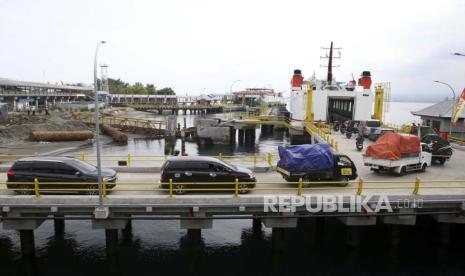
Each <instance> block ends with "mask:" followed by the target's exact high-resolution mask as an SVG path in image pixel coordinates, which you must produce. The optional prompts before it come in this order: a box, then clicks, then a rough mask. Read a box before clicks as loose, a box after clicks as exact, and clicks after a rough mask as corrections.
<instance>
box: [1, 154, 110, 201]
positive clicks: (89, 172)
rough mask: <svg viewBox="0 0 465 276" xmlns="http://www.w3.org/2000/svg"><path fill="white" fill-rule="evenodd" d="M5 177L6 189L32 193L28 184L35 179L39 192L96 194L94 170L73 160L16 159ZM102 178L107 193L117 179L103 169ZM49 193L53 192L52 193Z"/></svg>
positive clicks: (54, 158) (71, 158) (92, 167)
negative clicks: (105, 183)
mask: <svg viewBox="0 0 465 276" xmlns="http://www.w3.org/2000/svg"><path fill="white" fill-rule="evenodd" d="M7 177H8V182H7V184H6V185H7V188H8V189H34V185H33V184H32V182H34V179H35V178H37V180H38V181H39V189H48V190H49V191H48V192H53V193H68V192H81V193H83V192H84V193H87V194H98V185H97V184H96V183H97V182H98V177H97V168H96V167H95V166H93V165H91V164H89V163H86V162H83V161H81V160H79V159H76V158H73V157H63V156H57V157H48V156H47V157H45V156H41V157H27V158H22V159H18V160H17V161H16V162H15V163H14V164H13V166H11V168H10V169H9V170H8V172H7ZM102 177H103V179H104V180H106V182H107V186H106V187H107V188H108V189H111V188H113V187H114V186H115V183H116V180H117V175H116V172H115V171H114V170H112V169H106V168H103V169H102ZM54 182H55V183H59V184H54ZM28 183H31V184H28ZM42 183H45V184H42ZM47 183H50V184H47ZM67 183H69V184H67ZM53 189H57V190H55V191H52V190H53ZM67 189H69V190H68V191H67ZM16 192H17V193H20V194H32V193H33V191H32V190H30V191H28V190H16ZM42 192H43V191H41V193H42Z"/></svg>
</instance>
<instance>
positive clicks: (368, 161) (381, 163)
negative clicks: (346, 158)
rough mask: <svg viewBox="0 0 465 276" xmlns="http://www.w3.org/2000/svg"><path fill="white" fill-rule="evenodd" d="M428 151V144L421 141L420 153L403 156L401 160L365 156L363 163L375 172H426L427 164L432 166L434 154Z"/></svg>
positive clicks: (401, 173) (399, 173)
mask: <svg viewBox="0 0 465 276" xmlns="http://www.w3.org/2000/svg"><path fill="white" fill-rule="evenodd" d="M428 151H429V149H428V145H427V144H424V143H421V150H420V152H419V153H415V154H409V155H406V156H402V157H401V158H400V159H399V160H387V159H375V158H372V157H368V156H363V163H364V164H365V166H369V167H370V169H371V170H372V171H374V172H380V171H389V172H393V173H396V174H398V175H404V174H406V173H407V172H412V171H422V172H424V171H425V170H426V167H427V166H431V158H432V155H431V153H430V152H428Z"/></svg>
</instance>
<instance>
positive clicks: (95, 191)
mask: <svg viewBox="0 0 465 276" xmlns="http://www.w3.org/2000/svg"><path fill="white" fill-rule="evenodd" d="M87 189H88V190H87V191H86V195H98V193H99V189H98V185H89V186H88V187H87Z"/></svg>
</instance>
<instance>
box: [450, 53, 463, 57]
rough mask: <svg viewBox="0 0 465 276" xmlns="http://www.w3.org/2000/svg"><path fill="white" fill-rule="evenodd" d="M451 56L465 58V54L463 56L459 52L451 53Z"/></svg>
mask: <svg viewBox="0 0 465 276" xmlns="http://www.w3.org/2000/svg"><path fill="white" fill-rule="evenodd" d="M451 55H454V56H462V57H465V55H464V54H462V53H458V52H455V53H451Z"/></svg>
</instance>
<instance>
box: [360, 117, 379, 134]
mask: <svg viewBox="0 0 465 276" xmlns="http://www.w3.org/2000/svg"><path fill="white" fill-rule="evenodd" d="M374 127H381V122H380V121H379V120H366V121H361V122H360V131H361V133H362V135H363V136H365V137H368V136H369V135H370V133H371V128H374Z"/></svg>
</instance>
